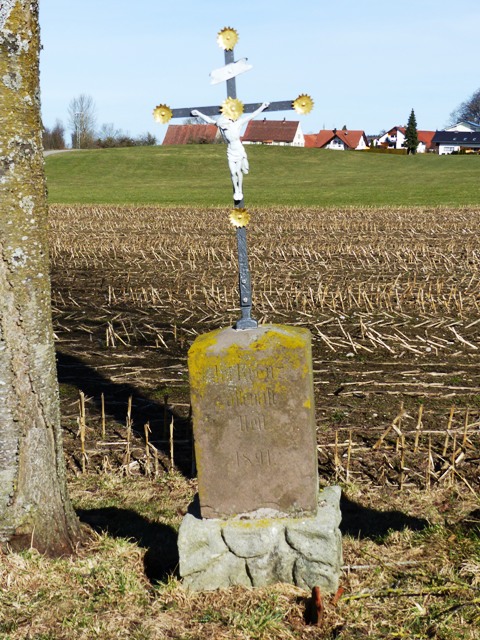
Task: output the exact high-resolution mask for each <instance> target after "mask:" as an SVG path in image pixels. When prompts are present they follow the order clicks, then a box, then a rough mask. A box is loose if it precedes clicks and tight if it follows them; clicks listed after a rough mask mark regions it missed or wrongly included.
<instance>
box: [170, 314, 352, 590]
mask: <svg viewBox="0 0 480 640" xmlns="http://www.w3.org/2000/svg"><path fill="white" fill-rule="evenodd" d="M188 368H189V374H190V387H191V401H192V411H193V430H194V437H195V455H196V461H197V470H198V493H199V512H198V513H196V514H195V513H189V514H188V515H187V516H186V517H185V519H184V521H183V523H182V525H181V528H180V532H179V555H180V575H181V576H182V577H183V578H184V583H185V585H186V586H188V587H189V588H192V589H198V590H203V589H206V590H207V589H217V588H220V587H227V586H230V585H233V584H242V585H249V586H263V585H266V584H271V583H274V582H289V583H293V584H297V585H298V586H301V587H305V588H309V587H311V586H315V585H318V586H320V587H322V588H323V589H324V590H327V591H329V590H330V591H331V590H335V589H336V587H337V584H338V576H339V572H340V565H341V536H340V532H339V529H338V527H339V524H340V509H339V500H340V495H339V491H338V489H337V488H328V489H325V490H324V491H323V492H322V494H321V495H320V497H319V495H318V475H317V446H316V433H315V412H314V398H313V373H312V358H311V336H310V332H309V331H307V330H306V329H299V328H296V327H290V326H283V325H263V326H260V327H257V328H254V329H248V330H243V331H238V330H235V329H230V328H229V329H221V330H218V331H213V332H211V333H208V334H205V335H203V336H199V337H198V338H197V339H196V340H195V342H194V344H193V345H192V347H191V349H190V351H189V354H188Z"/></svg>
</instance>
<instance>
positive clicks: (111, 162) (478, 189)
mask: <svg viewBox="0 0 480 640" xmlns="http://www.w3.org/2000/svg"><path fill="white" fill-rule="evenodd" d="M248 155H249V160H250V167H251V174H250V175H249V176H247V177H246V179H245V192H246V201H247V205H249V206H261V205H290V206H315V205H318V206H439V205H448V206H459V205H472V204H478V202H479V201H480V182H479V180H478V174H479V172H480V157H479V156H462V155H459V156H437V155H416V156H400V155H383V154H374V153H371V154H370V153H368V152H344V153H340V152H335V151H328V150H318V149H301V148H291V147H260V146H250V147H249V148H248ZM46 173H47V180H48V191H49V201H50V202H51V203H65V204H74V203H76V204H159V205H192V206H200V207H207V206H230V205H231V196H230V193H231V187H230V179H229V174H228V169H227V165H226V157H225V147H224V146H223V145H186V146H181V147H173V146H172V147H162V146H158V147H136V148H127V149H98V150H91V151H75V152H72V153H64V154H54V155H51V156H48V157H47V158H46Z"/></svg>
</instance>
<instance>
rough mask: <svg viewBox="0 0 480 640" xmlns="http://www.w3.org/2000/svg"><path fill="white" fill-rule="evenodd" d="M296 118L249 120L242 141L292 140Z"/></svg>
mask: <svg viewBox="0 0 480 640" xmlns="http://www.w3.org/2000/svg"><path fill="white" fill-rule="evenodd" d="M299 124H300V123H299V121H298V120H250V122H249V123H248V125H247V128H246V130H245V134H244V136H243V138H242V140H243V141H244V142H293V140H294V138H295V134H296V133H297V129H298V126H299Z"/></svg>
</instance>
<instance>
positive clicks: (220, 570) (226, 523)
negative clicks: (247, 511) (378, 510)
mask: <svg viewBox="0 0 480 640" xmlns="http://www.w3.org/2000/svg"><path fill="white" fill-rule="evenodd" d="M339 503H340V488H339V487H327V488H326V489H324V490H323V491H322V492H321V493H320V496H319V504H318V510H317V513H316V514H315V515H314V516H311V517H305V518H285V517H283V518H282V517H277V518H276V517H269V518H267V517H263V518H262V517H259V519H255V518H249V519H246V520H243V519H241V518H238V517H236V518H229V519H227V520H221V519H219V518H213V519H203V520H202V519H201V518H199V517H196V516H195V515H192V514H187V516H185V518H184V520H183V522H182V524H181V526H180V531H179V535H178V549H179V555H180V575H181V577H182V578H183V584H184V585H185V586H186V587H187V588H189V589H192V590H195V591H203V590H205V591H208V590H213V589H222V588H226V587H230V586H234V585H242V586H248V587H264V586H266V585H269V584H274V583H276V582H287V583H290V584H295V585H297V586H298V587H301V588H303V589H312V588H313V587H314V586H319V587H320V589H321V590H322V591H324V592H325V591H327V592H335V591H336V590H337V588H338V580H339V575H340V570H341V566H342V541H341V534H340V531H339V528H338V527H339V524H340V519H341V517H340V507H339ZM260 515H261V514H260Z"/></svg>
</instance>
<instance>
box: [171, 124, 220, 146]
mask: <svg viewBox="0 0 480 640" xmlns="http://www.w3.org/2000/svg"><path fill="white" fill-rule="evenodd" d="M219 140H220V131H219V130H218V129H217V127H216V126H215V125H214V124H171V125H169V127H168V129H167V133H166V134H165V138H164V139H163V143H162V144H166V145H168V144H212V143H214V142H218V141H219Z"/></svg>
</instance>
